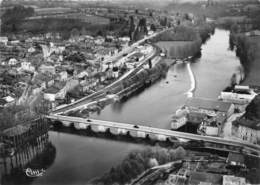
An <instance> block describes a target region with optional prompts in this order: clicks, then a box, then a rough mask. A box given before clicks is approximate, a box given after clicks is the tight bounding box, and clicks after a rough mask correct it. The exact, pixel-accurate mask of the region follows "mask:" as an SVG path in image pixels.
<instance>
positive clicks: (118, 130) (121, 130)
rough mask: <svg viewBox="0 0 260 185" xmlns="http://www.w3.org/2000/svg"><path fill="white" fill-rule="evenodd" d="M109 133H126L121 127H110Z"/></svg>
mask: <svg viewBox="0 0 260 185" xmlns="http://www.w3.org/2000/svg"><path fill="white" fill-rule="evenodd" d="M110 133H111V134H113V135H116V136H117V135H123V136H124V135H127V130H126V129H123V128H110Z"/></svg>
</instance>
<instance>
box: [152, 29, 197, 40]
mask: <svg viewBox="0 0 260 185" xmlns="http://www.w3.org/2000/svg"><path fill="white" fill-rule="evenodd" d="M196 39H198V33H197V32H196V30H195V29H193V28H191V27H186V26H177V27H176V28H174V29H172V30H168V31H165V32H163V33H161V34H159V35H158V36H157V37H155V38H154V39H153V40H152V41H153V42H158V41H193V40H196Z"/></svg>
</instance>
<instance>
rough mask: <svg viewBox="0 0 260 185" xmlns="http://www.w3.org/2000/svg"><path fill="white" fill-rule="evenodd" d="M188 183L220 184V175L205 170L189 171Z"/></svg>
mask: <svg viewBox="0 0 260 185" xmlns="http://www.w3.org/2000/svg"><path fill="white" fill-rule="evenodd" d="M189 184H193V185H199V184H212V185H222V176H221V175H219V174H213V173H206V172H191V174H190V180H189Z"/></svg>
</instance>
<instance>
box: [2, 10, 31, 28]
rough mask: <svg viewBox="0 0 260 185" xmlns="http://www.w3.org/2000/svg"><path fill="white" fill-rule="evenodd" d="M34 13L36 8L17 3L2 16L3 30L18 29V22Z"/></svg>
mask: <svg viewBox="0 0 260 185" xmlns="http://www.w3.org/2000/svg"><path fill="white" fill-rule="evenodd" d="M32 15H34V9H33V8H31V7H28V8H26V7H24V6H20V5H17V6H15V7H13V8H12V9H8V10H7V11H6V12H5V13H4V14H3V15H2V17H1V20H2V25H1V32H10V31H11V32H14V31H17V29H18V28H17V26H18V24H19V23H20V22H21V21H22V20H24V19H25V18H26V17H30V16H32Z"/></svg>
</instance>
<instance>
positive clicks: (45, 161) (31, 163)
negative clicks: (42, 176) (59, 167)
mask: <svg viewBox="0 0 260 185" xmlns="http://www.w3.org/2000/svg"><path fill="white" fill-rule="evenodd" d="M55 158H56V149H55V147H54V146H53V145H52V143H51V142H49V141H48V140H46V141H41V142H39V143H38V144H37V145H36V146H28V147H27V148H25V149H24V150H22V151H19V152H17V153H16V154H15V155H14V156H12V157H7V158H5V159H3V160H2V161H3V163H2V165H1V173H2V184H3V185H12V184H19V185H23V184H24V185H27V184H32V183H33V181H35V180H36V179H37V178H38V177H28V176H27V175H26V173H25V170H26V169H27V168H30V169H33V170H41V169H43V170H48V168H49V167H50V166H51V165H52V164H53V162H54V160H55Z"/></svg>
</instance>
